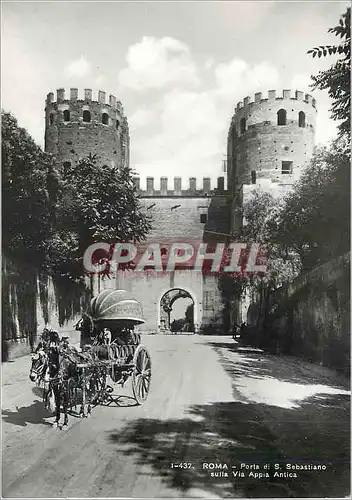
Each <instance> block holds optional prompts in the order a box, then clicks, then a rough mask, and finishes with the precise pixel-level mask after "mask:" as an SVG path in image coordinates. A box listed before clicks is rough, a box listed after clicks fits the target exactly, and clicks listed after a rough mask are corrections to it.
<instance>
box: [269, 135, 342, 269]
mask: <svg viewBox="0 0 352 500" xmlns="http://www.w3.org/2000/svg"><path fill="white" fill-rule="evenodd" d="M349 186H350V155H349V149H348V141H347V139H346V138H345V139H339V140H336V141H334V142H333V143H332V145H331V146H330V147H327V146H325V147H320V148H319V149H317V150H316V152H315V154H314V156H313V159H312V161H311V163H310V165H309V166H308V168H307V169H306V171H305V172H304V173H303V175H302V177H301V178H300V180H299V182H298V183H297V184H296V186H295V188H294V190H293V192H292V193H290V195H289V196H288V197H287V199H286V200H285V204H284V207H283V210H282V211H281V212H280V216H279V220H278V223H277V227H276V230H275V234H273V239H274V240H276V242H277V243H278V244H279V245H280V246H281V247H282V248H283V249H284V250H285V251H294V252H295V253H297V254H298V255H299V256H300V259H301V262H302V270H303V271H308V270H310V269H312V268H314V267H316V266H318V265H320V264H322V263H324V262H326V261H328V260H331V259H333V258H335V257H338V256H340V255H342V254H344V253H346V252H348V251H349V244H350V242H349V239H350V188H349Z"/></svg>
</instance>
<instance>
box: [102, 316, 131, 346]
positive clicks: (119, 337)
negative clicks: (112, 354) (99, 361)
mask: <svg viewBox="0 0 352 500" xmlns="http://www.w3.org/2000/svg"><path fill="white" fill-rule="evenodd" d="M104 326H105V328H101V332H100V334H99V340H100V341H101V342H102V343H109V344H110V343H114V344H116V345H131V344H132V345H138V344H140V335H139V334H138V333H136V332H134V331H133V329H134V325H133V324H132V323H129V322H127V321H125V322H120V321H112V322H111V324H109V323H108V322H107V321H104Z"/></svg>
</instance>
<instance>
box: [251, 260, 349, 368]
mask: <svg viewBox="0 0 352 500" xmlns="http://www.w3.org/2000/svg"><path fill="white" fill-rule="evenodd" d="M258 307H259V305H258V304H252V306H251V307H250V309H249V311H248V322H249V323H250V324H257V320H258V314H260V317H259V320H260V324H261V325H262V327H263V328H262V332H263V337H262V340H261V342H262V344H263V345H264V346H269V347H273V346H274V347H277V348H278V349H279V351H281V352H286V353H289V354H293V355H296V356H300V357H303V358H306V359H309V360H311V361H315V362H321V363H322V364H324V365H326V366H332V367H334V368H336V369H340V370H342V371H345V372H348V371H349V366H350V254H346V255H344V256H341V257H340V258H338V259H336V260H334V261H331V262H328V263H326V264H324V265H322V266H320V267H318V268H316V269H314V270H313V271H311V272H310V273H307V274H306V275H304V276H300V277H299V278H297V279H296V280H294V281H293V282H292V283H291V284H289V285H287V286H284V287H282V288H280V289H277V290H275V291H274V292H273V293H272V294H271V295H270V296H269V297H268V299H267V302H266V304H265V309H264V310H262V311H261V312H260V313H258V311H259V308H258Z"/></svg>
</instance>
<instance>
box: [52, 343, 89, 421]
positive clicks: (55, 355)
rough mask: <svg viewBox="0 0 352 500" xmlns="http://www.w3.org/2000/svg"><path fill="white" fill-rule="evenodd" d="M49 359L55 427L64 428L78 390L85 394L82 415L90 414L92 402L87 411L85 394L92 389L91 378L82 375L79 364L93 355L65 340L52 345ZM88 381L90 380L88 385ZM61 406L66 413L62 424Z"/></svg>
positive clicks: (81, 409) (75, 400)
mask: <svg viewBox="0 0 352 500" xmlns="http://www.w3.org/2000/svg"><path fill="white" fill-rule="evenodd" d="M48 359H49V374H50V386H51V388H52V390H53V393H54V397H55V404H56V419H55V422H54V423H53V427H60V428H62V426H67V425H68V409H69V407H70V406H71V405H73V403H74V404H75V405H76V403H77V390H81V391H82V396H83V400H82V402H81V408H80V416H83V417H88V416H90V414H91V405H90V404H88V406H87V413H86V412H85V404H86V401H85V394H86V390H91V387H90V385H89V384H90V380H89V379H87V380H86V379H85V378H84V377H82V374H81V372H80V371H79V368H78V367H77V364H79V363H80V362H87V361H88V360H90V359H91V356H90V355H89V354H88V353H87V354H85V353H79V352H78V351H77V350H76V349H75V348H74V347H70V346H69V345H68V343H67V342H63V343H62V344H61V345H59V346H52V347H50V349H49V354H48ZM87 382H89V384H88V387H87ZM74 392H76V394H74ZM61 406H62V410H63V413H64V421H63V425H62V426H60V419H61Z"/></svg>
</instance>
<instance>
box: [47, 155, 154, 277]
mask: <svg viewBox="0 0 352 500" xmlns="http://www.w3.org/2000/svg"><path fill="white" fill-rule="evenodd" d="M149 229H150V220H149V218H148V217H147V216H146V215H145V214H144V213H143V211H142V209H141V206H140V204H139V201H138V198H137V193H136V188H135V185H134V183H133V179H132V172H131V170H130V169H129V168H121V169H119V170H116V169H114V168H109V167H106V166H102V165H101V164H100V162H99V159H98V157H96V156H95V155H89V156H88V157H86V158H83V159H81V160H79V161H78V162H77V164H75V165H72V166H69V167H66V169H65V171H64V172H63V173H62V176H61V182H60V199H59V202H58V205H57V232H56V234H55V235H54V238H52V239H51V241H50V243H49V244H50V248H51V251H52V255H53V257H54V256H57V262H56V265H57V266H58V267H59V269H60V272H61V273H62V272H64V271H65V269H64V268H66V269H67V271H68V272H69V273H72V274H73V275H77V273H78V275H80V274H82V258H83V254H84V252H85V250H86V249H87V248H88V247H89V245H91V244H93V243H97V242H107V243H111V244H113V243H115V242H118V241H130V242H137V241H141V240H142V239H144V237H145V235H146V234H147V232H148V231H149ZM60 261H61V263H60Z"/></svg>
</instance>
